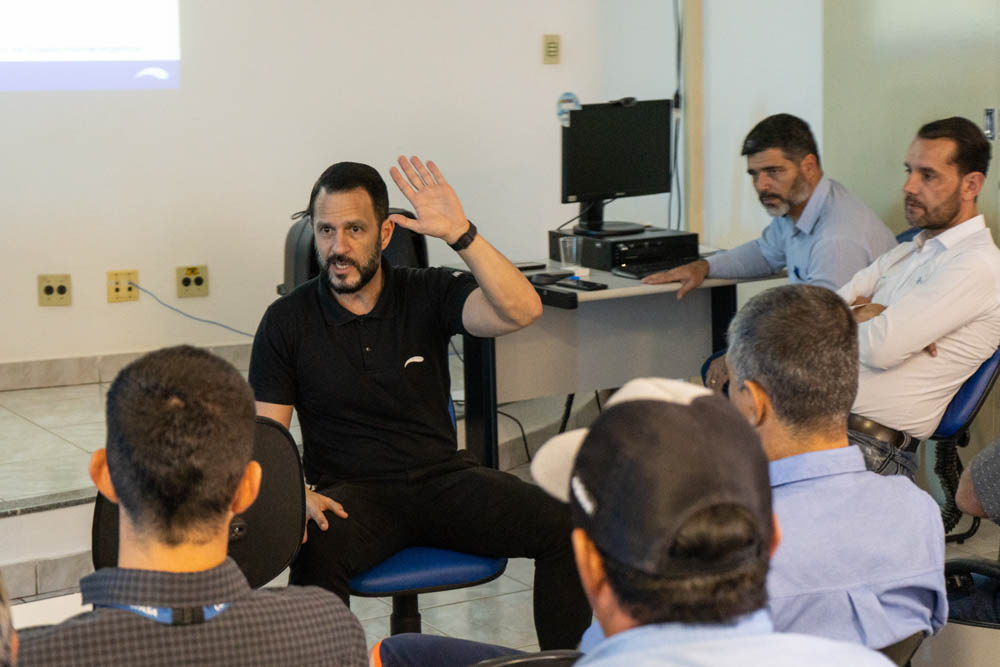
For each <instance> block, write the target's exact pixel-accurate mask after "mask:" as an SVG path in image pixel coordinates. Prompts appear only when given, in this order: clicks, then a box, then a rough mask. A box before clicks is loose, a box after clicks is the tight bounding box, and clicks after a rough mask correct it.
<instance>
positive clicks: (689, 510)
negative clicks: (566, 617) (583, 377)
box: [531, 378, 772, 577]
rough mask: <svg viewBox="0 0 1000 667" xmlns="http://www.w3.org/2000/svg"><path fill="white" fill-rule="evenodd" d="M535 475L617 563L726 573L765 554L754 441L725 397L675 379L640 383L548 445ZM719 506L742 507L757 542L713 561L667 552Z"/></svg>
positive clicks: (761, 457)
mask: <svg viewBox="0 0 1000 667" xmlns="http://www.w3.org/2000/svg"><path fill="white" fill-rule="evenodd" d="M531 473H532V475H533V476H534V478H535V479H536V480H537V481H538V483H539V485H540V486H541V487H542V488H543V489H545V490H546V491H547V492H548V493H549V494H551V495H553V496H555V497H556V498H559V499H560V500H562V501H563V502H568V503H569V504H570V510H571V513H572V517H573V524H574V525H575V526H578V527H580V528H583V530H584V531H585V532H586V533H587V535H588V536H589V537H590V539H591V540H593V542H594V544H595V545H596V546H597V548H598V549H599V550H600V551H601V552H602V553H604V554H606V555H607V556H609V557H611V558H613V559H614V560H616V561H617V562H619V563H621V564H623V565H626V566H628V567H630V568H633V569H635V570H638V571H641V572H645V573H647V574H650V575H653V576H660V577H688V576H696V575H701V574H712V573H717V572H726V571H729V570H732V569H733V568H735V567H737V566H739V565H742V564H743V563H747V562H751V561H757V560H759V559H761V558H765V559H766V558H767V557H768V556H769V553H770V544H771V530H772V517H771V486H770V480H769V478H768V461H767V457H766V455H765V454H764V450H763V448H762V447H761V444H760V439H759V438H758V437H757V434H756V433H755V432H754V430H753V429H752V428H751V426H750V424H749V423H747V420H746V419H745V418H744V417H743V416H742V415H741V414H740V413H739V412H738V411H737V410H736V408H734V407H733V406H732V405H731V404H730V403H729V401H728V400H726V399H724V398H722V397H720V396H717V395H715V394H713V393H712V392H711V391H709V390H707V389H705V388H704V387H698V386H696V385H693V384H690V383H688V382H682V381H680V380H666V379H660V378H639V379H636V380H632V381H630V382H629V383H628V384H626V385H625V386H624V387H622V388H621V389H620V390H619V391H618V392H617V393H616V394H615V395H614V396H612V397H611V399H610V400H609V401H608V404H607V407H606V409H605V410H604V412H603V413H602V414H601V415H600V416H599V417H598V418H597V420H596V421H595V422H594V423H593V425H592V426H591V427H590V428H589V429H577V430H574V431H569V432H567V433H563V434H561V435H558V436H556V437H554V438H552V439H551V440H549V441H548V442H547V443H546V444H545V445H544V446H543V447H542V448H541V449H540V450H539V451H538V454H537V455H536V456H535V459H534V461H533V462H532V464H531ZM717 505H736V506H740V507H742V508H745V509H746V511H747V512H748V513H749V515H750V516H751V517H753V520H754V523H755V524H756V528H757V531H756V532H757V539H756V540H755V541H754V542H753V543H752V544H748V545H746V546H745V547H744V548H742V549H740V550H738V551H734V552H732V553H731V554H728V555H726V556H723V557H721V558H720V559H717V560H714V561H712V562H706V561H704V560H701V559H685V558H679V557H676V556H673V555H672V554H671V546H672V545H673V543H674V540H675V538H676V536H677V532H678V531H679V530H680V528H681V526H683V525H684V523H685V522H686V521H687V520H688V519H689V518H691V517H692V516H693V515H695V514H697V513H698V512H700V511H702V510H704V509H707V508H709V507H714V506H717Z"/></svg>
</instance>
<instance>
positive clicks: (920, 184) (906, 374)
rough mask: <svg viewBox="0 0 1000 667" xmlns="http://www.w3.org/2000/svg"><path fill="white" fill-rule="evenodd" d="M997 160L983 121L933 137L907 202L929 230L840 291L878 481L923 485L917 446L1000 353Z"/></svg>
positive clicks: (916, 164) (853, 435) (920, 152)
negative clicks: (994, 207)
mask: <svg viewBox="0 0 1000 667" xmlns="http://www.w3.org/2000/svg"><path fill="white" fill-rule="evenodd" d="M989 161H990V146H989V143H988V142H987V141H986V138H985V137H984V136H983V133H982V131H980V129H979V128H978V127H977V126H976V125H975V124H973V123H972V122H971V121H969V120H967V119H965V118H958V117H953V118H946V119H943V120H938V121H934V122H932V123H928V124H926V125H924V126H923V127H921V128H920V131H919V132H917V136H916V138H915V139H914V140H913V143H911V144H910V148H909V150H908V151H907V153H906V162H905V163H904V165H905V167H906V174H907V176H906V182H905V184H904V185H903V194H904V196H905V199H904V205H905V213H906V219H907V221H908V222H909V223H910V224H911V225H913V226H914V227H920V228H921V229H922V231H921V232H920V233H919V234H918V235H917V236H916V237H915V238H914V240H913V241H912V242H909V243H903V244H901V245H899V246H897V247H896V248H894V249H893V250H890V251H889V252H887V253H885V254H884V255H882V256H881V257H879V258H878V259H877V260H875V262H874V263H873V264H872V265H871V266H869V267H868V268H865V269H862V270H861V271H859V272H858V273H857V274H855V276H854V278H852V279H851V281H850V282H849V283H847V284H846V285H844V286H843V287H841V288H840V290H838V294H840V296H841V297H842V298H843V299H844V300H845V301H847V303H849V304H851V306H852V308H853V309H854V313H855V317H856V318H857V320H858V323H859V327H858V343H859V348H860V357H861V374H860V379H859V390H858V397H857V399H856V400H855V402H854V407H853V409H852V413H853V414H852V415H851V420H850V422H849V427H850V431H849V432H848V435H849V439H850V441H851V442H852V443H853V444H857V445H858V446H860V447H861V449H862V451H864V452H865V459H866V462H867V464H868V467H869V468H870V469H872V470H875V471H877V472H882V473H884V474H906V475H908V476H909V477H911V478H912V477H913V474H914V472H915V471H916V455H915V453H914V451H913V450H915V448H916V443H917V441H919V440H921V439H924V438H927V437H929V436H930V435H931V434H932V433H933V432H934V430H935V429H936V428H937V425H938V422H939V421H940V420H941V416H942V415H943V414H944V411H945V409H946V408H947V406H948V403H949V402H950V401H951V399H952V397H953V396H954V395H955V393H956V392H957V391H958V389H959V387H961V385H962V383H963V382H964V381H965V380H966V379H967V378H968V377H969V376H971V375H972V374H973V373H974V372H975V371H976V369H977V368H978V367H979V366H980V364H982V363H983V361H985V360H986V359H988V358H989V357H990V356H991V355H992V354H993V352H994V351H995V350H996V349H997V343H998V342H1000V250H998V249H997V247H996V244H995V243H994V242H993V237H992V236H991V234H990V231H989V229H987V227H986V222H985V220H984V218H983V216H982V215H981V214H980V213H979V209H978V207H977V205H976V198H977V197H978V195H979V192H980V190H982V188H983V184H984V182H985V180H986V170H987V168H988V166H989Z"/></svg>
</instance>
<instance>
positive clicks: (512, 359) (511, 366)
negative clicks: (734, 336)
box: [464, 266, 736, 468]
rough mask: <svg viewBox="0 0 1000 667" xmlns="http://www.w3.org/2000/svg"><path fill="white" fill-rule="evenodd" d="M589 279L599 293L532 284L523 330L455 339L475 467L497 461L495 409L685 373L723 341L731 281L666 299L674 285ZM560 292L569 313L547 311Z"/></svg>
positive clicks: (601, 275) (598, 274)
mask: <svg viewBox="0 0 1000 667" xmlns="http://www.w3.org/2000/svg"><path fill="white" fill-rule="evenodd" d="M556 269H557V267H555V266H551V267H550V268H549V269H548V270H556ZM589 280H593V281H596V282H600V283H606V284H607V285H608V289H606V290H599V291H595V292H584V291H576V290H570V289H562V288H556V287H540V288H538V291H539V295H540V296H541V298H542V304H543V305H544V309H543V312H542V316H541V317H540V318H539V319H538V321H537V322H535V323H534V324H532V325H531V326H529V327H527V328H525V329H521V330H520V331H516V332H514V333H512V334H508V335H506V336H502V337H500V338H475V337H473V336H465V337H464V347H465V371H464V372H465V438H466V446H467V448H468V449H469V451H470V452H472V453H473V454H475V455H476V456H477V457H479V459H480V461H482V462H483V463H484V464H485V465H488V466H491V467H493V468H496V467H497V465H498V461H499V457H498V453H497V444H498V443H497V412H496V410H497V404H498V403H505V402H509V401H522V400H526V399H530V398H538V397H541V396H555V395H559V394H571V393H580V392H589V391H593V390H595V389H606V388H609V387H619V386H621V385H623V384H625V383H626V382H627V381H628V380H631V379H632V378H635V377H642V376H659V377H680V378H687V377H692V376H695V375H698V373H699V371H700V369H701V364H702V362H704V360H705V358H706V357H708V355H709V354H711V353H712V352H713V351H715V350H717V349H721V348H722V347H725V345H726V327H728V326H729V320H731V319H732V317H733V315H735V314H736V281H735V280H717V279H709V280H706V281H705V282H704V283H703V284H702V286H701V287H699V288H698V289H696V290H694V291H692V292H690V293H689V294H688V295H687V296H685V297H684V300H683V301H677V299H676V298H675V296H674V295H673V294H670V293H671V292H676V291H677V290H678V289H679V287H680V285H679V284H677V283H669V284H665V285H643V284H642V283H640V282H638V281H636V280H630V279H628V278H621V277H619V276H616V275H613V274H611V273H609V272H607V271H597V270H593V269H592V270H591V274H590V277H589ZM552 292H558V294H553V293H552ZM567 292H571V293H575V295H576V306H575V307H566V306H565V305H564V306H563V307H559V306H555V305H552V304H553V303H560V304H565V303H566V299H565V293H567ZM559 297H562V298H559ZM570 301H572V299H570Z"/></svg>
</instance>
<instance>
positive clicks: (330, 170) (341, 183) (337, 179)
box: [292, 162, 389, 222]
mask: <svg viewBox="0 0 1000 667" xmlns="http://www.w3.org/2000/svg"><path fill="white" fill-rule="evenodd" d="M357 188H362V189H363V190H364V191H365V192H367V193H368V196H369V197H370V198H371V200H372V209H373V211H374V213H375V221H376V222H382V221H383V220H385V219H386V218H388V217H389V190H388V188H387V187H386V185H385V180H384V179H383V178H382V176H381V175H379V173H378V171H377V170H376V169H375V168H374V167H371V166H369V165H367V164H362V163H360V162H337V163H336V164H332V165H330V166H329V167H327V168H326V170H325V171H324V172H323V173H322V174H320V175H319V178H317V179H316V183H314V184H313V188H312V192H310V193H309V205H308V206H307V207H306V208H305V209H303V210H301V211H299V212H297V213H295V214H294V215H292V219H293V220H298V219H299V218H302V217H308V218H310V219H312V217H313V212H314V207H315V205H316V197H317V196H319V194H320V192H323V193H324V194H330V193H331V192H347V191H349V190H355V189H357Z"/></svg>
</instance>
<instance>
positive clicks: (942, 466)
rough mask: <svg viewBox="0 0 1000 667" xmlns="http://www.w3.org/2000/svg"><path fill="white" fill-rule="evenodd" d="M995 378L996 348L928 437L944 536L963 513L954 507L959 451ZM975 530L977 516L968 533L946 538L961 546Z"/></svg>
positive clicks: (999, 362) (999, 355)
mask: <svg viewBox="0 0 1000 667" xmlns="http://www.w3.org/2000/svg"><path fill="white" fill-rule="evenodd" d="M998 376H1000V349H997V350H996V351H995V352H994V353H993V356H991V357H990V358H989V359H987V360H986V361H984V362H983V363H982V365H981V366H980V367H979V368H978V369H977V370H976V372H975V373H973V374H972V376H971V377H969V379H968V380H966V381H965V382H964V383H963V384H962V386H961V387H960V388H959V390H958V392H957V393H956V394H955V396H954V397H953V398H952V399H951V402H950V403H949V404H948V408H947V409H946V410H945V411H944V415H943V416H942V417H941V422H940V423H939V424H938V427H937V430H936V431H934V435H932V436H931V437H930V439H931V440H933V441H934V442H935V463H934V472H935V473H936V474H937V476H938V479H939V480H940V481H941V488H942V490H943V491H944V495H945V498H944V507H943V508H942V509H941V519H942V520H943V521H944V530H945V532H946V533H947V532H948V531H950V530H952V529H953V528H954V527H955V526H956V525H958V522H959V520H960V519H961V518H962V511H961V510H960V509H958V506H957V505H956V504H955V493H956V492H957V491H958V481H959V478H960V477H961V476H962V461H961V459H959V456H958V448H959V447H965V446H967V445H968V444H969V438H970V436H969V429H970V428H971V426H972V421H973V420H974V419H975V418H976V415H977V414H979V410H980V408H982V407H983V404H984V403H985V402H986V398H987V397H988V396H989V394H990V391H991V390H992V389H993V385H994V384H996V381H997V377H998ZM977 530H979V517H973V520H972V525H971V526H970V527H969V530H967V531H965V532H963V533H959V534H955V535H948V537H947V538H946V539H947V541H948V542H958V543H959V544H961V543H962V542H964V541H965V540H967V539H969V538H970V537H972V536H973V535H975V534H976V531H977Z"/></svg>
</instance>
